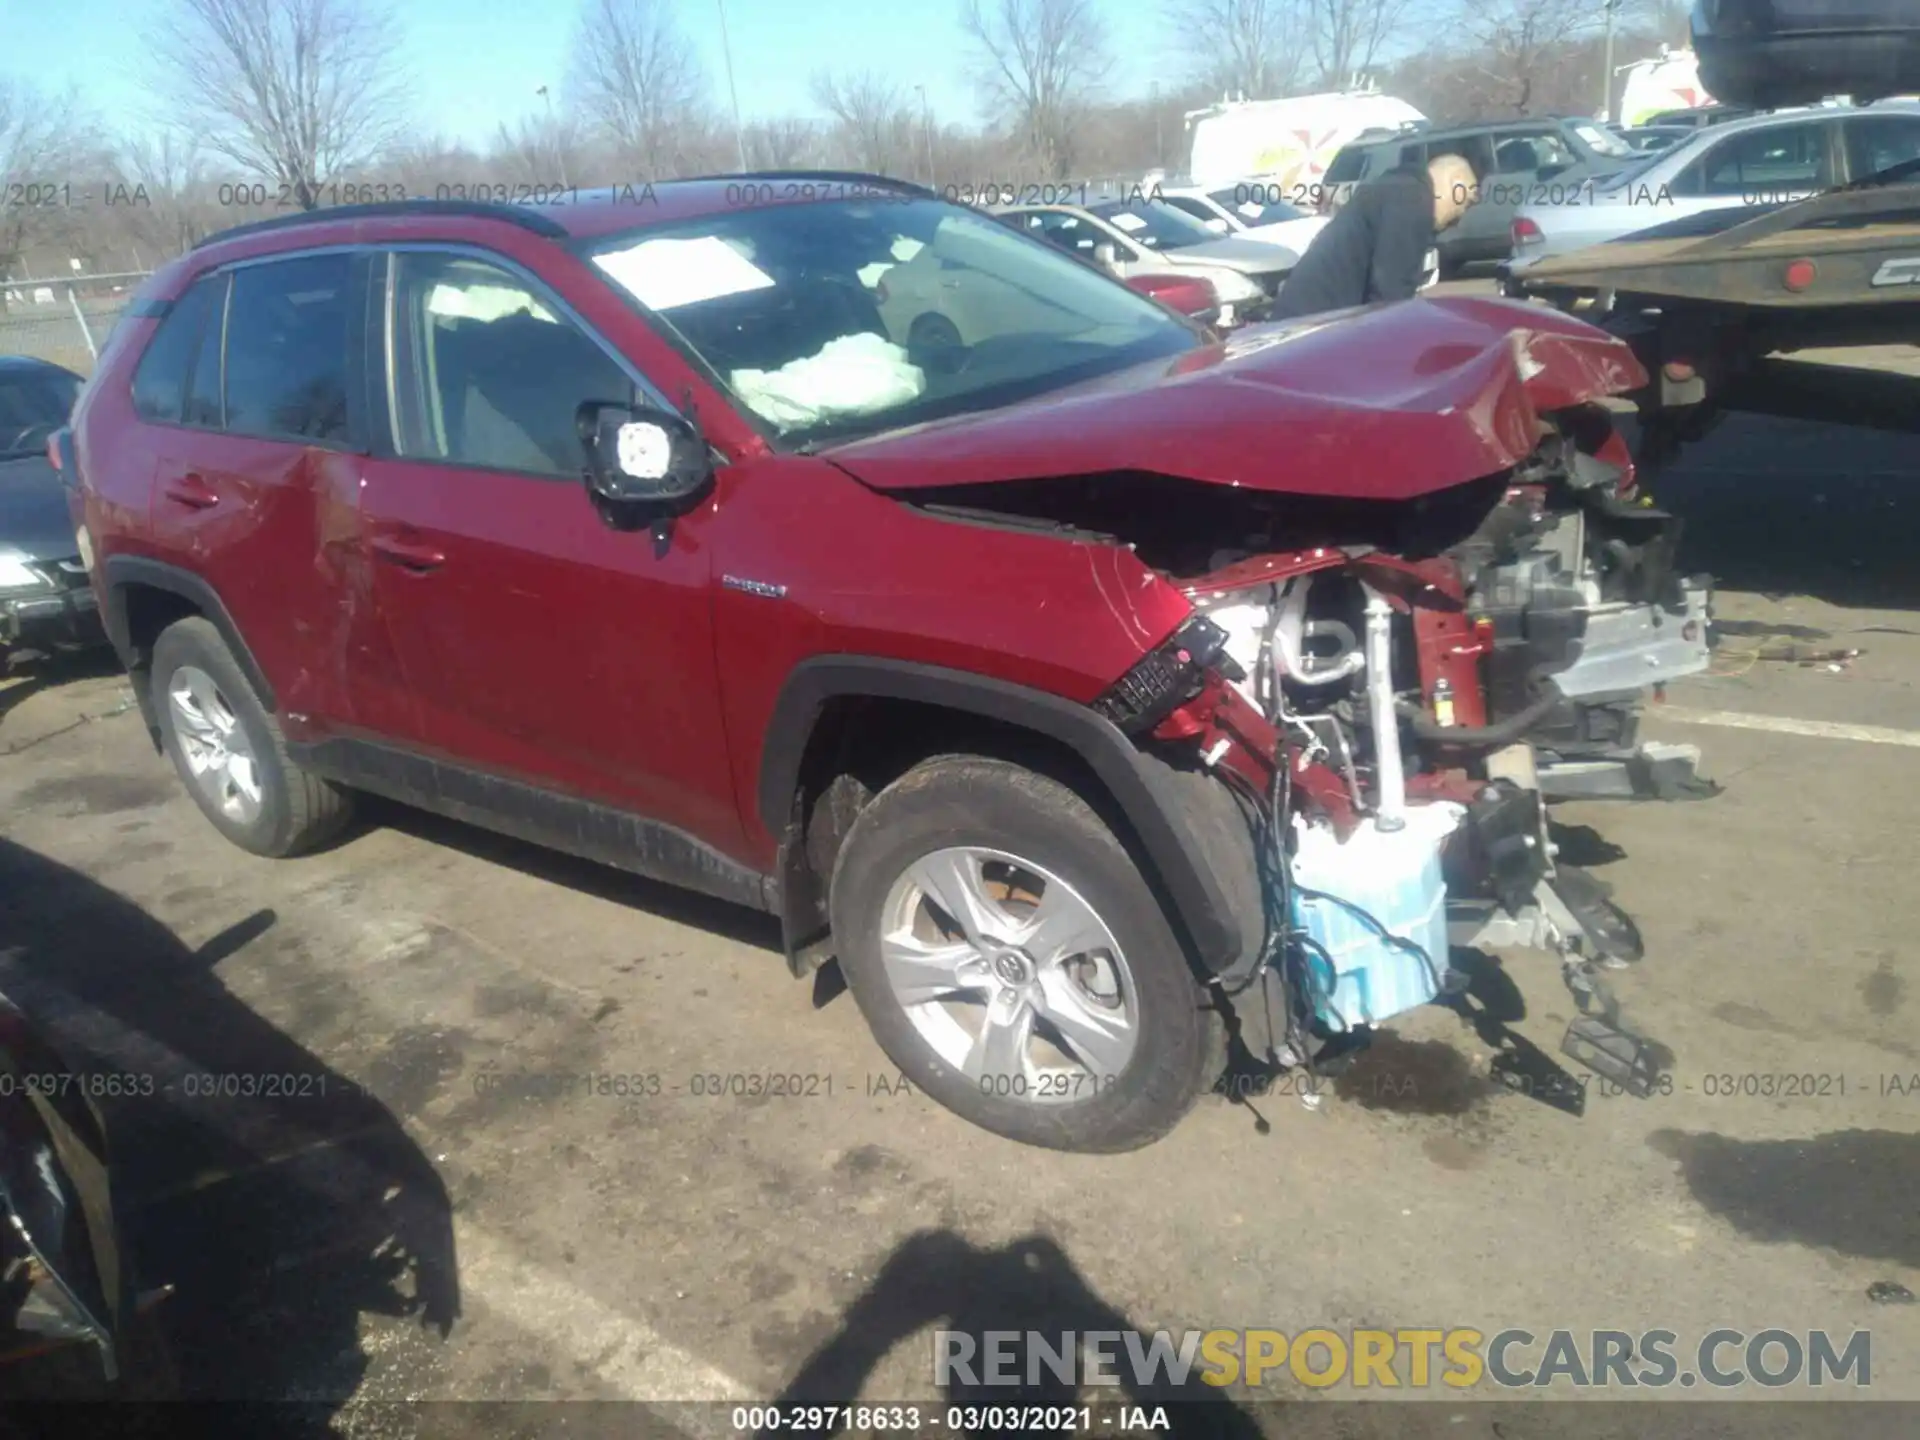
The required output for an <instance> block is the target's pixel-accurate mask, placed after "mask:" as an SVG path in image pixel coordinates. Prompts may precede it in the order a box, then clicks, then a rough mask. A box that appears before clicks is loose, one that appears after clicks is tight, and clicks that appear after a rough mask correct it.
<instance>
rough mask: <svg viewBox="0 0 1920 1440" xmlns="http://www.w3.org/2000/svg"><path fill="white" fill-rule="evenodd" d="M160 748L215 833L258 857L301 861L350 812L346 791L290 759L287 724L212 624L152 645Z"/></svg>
mask: <svg viewBox="0 0 1920 1440" xmlns="http://www.w3.org/2000/svg"><path fill="white" fill-rule="evenodd" d="M152 684H153V696H154V703H155V708H156V709H157V710H158V712H159V716H160V739H161V745H162V747H163V748H164V749H165V750H166V752H167V755H168V757H169V758H170V759H171V760H172V761H173V768H174V769H175V770H176V771H178V772H179V775H180V779H181V780H182V781H183V782H184V783H185V784H186V787H187V793H188V794H190V795H191V796H193V799H194V803H195V804H197V805H198V806H199V807H200V811H201V813H202V814H204V815H205V816H206V817H207V819H209V820H210V821H212V822H213V826H214V828H215V829H216V830H218V831H219V832H220V833H221V834H222V835H225V836H226V837H227V839H229V840H231V841H232V842H233V843H234V844H236V845H238V846H239V847H240V848H241V849H242V850H248V851H251V852H252V853H253V854H255V855H266V856H270V857H276V858H277V857H281V856H287V855H298V854H300V853H301V852H303V851H306V850H311V849H314V848H316V847H318V846H319V845H322V844H324V843H325V842H326V841H328V840H330V839H332V838H333V837H334V836H335V835H337V834H339V833H340V831H341V830H342V829H344V828H345V826H346V824H347V821H348V820H349V818H350V817H351V814H352V802H351V798H350V797H349V796H348V794H347V792H345V791H343V790H341V789H339V788H338V787H337V786H334V785H331V784H329V783H328V782H327V781H325V780H322V779H321V778H320V777H319V776H317V775H311V774H308V773H307V772H306V771H304V770H302V769H301V768H300V767H299V766H297V765H295V764H294V763H293V761H292V760H291V759H289V758H288V756H287V743H286V739H285V737H284V736H283V735H282V734H281V733H280V724H279V722H278V721H277V720H275V719H274V717H273V716H272V715H270V714H268V713H267V709H266V707H265V706H264V705H262V704H261V703H260V697H259V696H258V695H256V694H255V693H254V690H253V686H252V685H250V684H248V683H247V677H246V675H245V674H243V673H242V671H241V669H240V666H239V664H238V663H237V662H236V661H235V660H234V658H233V651H232V650H230V649H229V648H228V647H227V642H226V641H225V640H223V639H222V638H221V636H220V632H219V630H217V629H216V628H214V626H213V624H212V622H210V621H208V620H205V619H203V618H201V617H200V616H198V615H194V616H189V617H188V618H186V619H184V620H176V621H175V622H174V623H173V624H171V625H169V626H168V627H167V628H166V629H165V630H163V631H162V632H161V634H160V638H159V640H157V641H156V642H155V643H154V647H153V680H152Z"/></svg>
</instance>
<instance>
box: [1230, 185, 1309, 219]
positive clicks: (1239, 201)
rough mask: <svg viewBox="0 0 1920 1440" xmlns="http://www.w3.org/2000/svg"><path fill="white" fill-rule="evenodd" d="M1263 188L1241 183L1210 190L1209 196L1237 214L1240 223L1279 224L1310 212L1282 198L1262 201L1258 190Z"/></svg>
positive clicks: (1303, 216) (1303, 217) (1304, 216)
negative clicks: (1231, 186)
mask: <svg viewBox="0 0 1920 1440" xmlns="http://www.w3.org/2000/svg"><path fill="white" fill-rule="evenodd" d="M1263 188H1265V187H1262V186H1259V185H1241V186H1238V187H1237V188H1230V189H1226V190H1214V191H1210V192H1209V198H1210V199H1211V200H1212V201H1213V203H1214V204H1216V205H1218V206H1220V207H1221V208H1222V209H1223V210H1228V211H1231V212H1232V213H1233V214H1235V215H1237V216H1239V217H1240V223H1241V224H1242V225H1279V224H1281V223H1283V222H1285V221H1288V220H1305V219H1306V218H1307V217H1308V216H1309V215H1310V214H1311V213H1312V212H1311V211H1308V210H1302V209H1301V208H1300V207H1299V206H1298V205H1289V204H1288V203H1287V202H1286V201H1284V200H1269V201H1262V200H1261V199H1260V198H1259V192H1260V191H1261V190H1262V189H1263ZM1236 197H1237V198H1236Z"/></svg>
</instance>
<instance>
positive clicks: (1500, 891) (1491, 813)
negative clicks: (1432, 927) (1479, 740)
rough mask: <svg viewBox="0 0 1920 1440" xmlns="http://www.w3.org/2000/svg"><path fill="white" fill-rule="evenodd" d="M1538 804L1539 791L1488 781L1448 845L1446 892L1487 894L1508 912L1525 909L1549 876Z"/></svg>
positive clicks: (1469, 807) (1468, 808) (1468, 809)
mask: <svg viewBox="0 0 1920 1440" xmlns="http://www.w3.org/2000/svg"><path fill="white" fill-rule="evenodd" d="M1540 806H1541V802H1540V794H1539V792H1538V791H1535V790H1523V789H1521V788H1520V787H1519V786H1517V785H1506V784H1498V783H1496V784H1493V785H1489V786H1487V787H1486V789H1485V790H1483V791H1482V792H1481V796H1480V799H1478V800H1476V801H1475V802H1474V803H1473V804H1472V805H1470V806H1468V807H1467V813H1466V815H1465V817H1464V818H1463V819H1462V820H1461V822H1460V826H1459V828H1458V829H1457V830H1455V831H1454V834H1453V837H1452V838H1451V839H1450V840H1449V842H1448V844H1447V849H1446V854H1445V857H1444V858H1445V864H1446V880H1447V890H1448V892H1449V893H1450V894H1462V895H1471V894H1486V893H1491V894H1492V895H1493V897H1494V898H1495V899H1496V900H1498V901H1499V902H1500V903H1501V905H1503V906H1505V907H1506V909H1507V910H1509V911H1511V912H1514V913H1516V914H1517V913H1518V912H1519V911H1520V910H1522V909H1524V908H1525V907H1526V906H1527V905H1528V904H1529V903H1530V902H1531V901H1532V899H1533V892H1534V890H1535V889H1536V888H1537V887H1538V886H1539V884H1540V882H1541V881H1542V880H1544V879H1545V878H1546V875H1547V852H1546V845H1545V843H1544V842H1543V841H1542V839H1541V835H1542V833H1543V831H1544V827H1543V825H1542V817H1541V809H1540Z"/></svg>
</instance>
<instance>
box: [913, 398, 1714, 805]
mask: <svg viewBox="0 0 1920 1440" xmlns="http://www.w3.org/2000/svg"><path fill="white" fill-rule="evenodd" d="M1541 432H1542V433H1541V435H1540V438H1539V443H1538V445H1537V447H1536V448H1535V450H1534V451H1533V453H1532V454H1531V455H1529V456H1528V457H1527V458H1526V460H1525V461H1523V463H1521V464H1520V465H1518V466H1516V467H1514V468H1513V469H1512V470H1510V471H1507V472H1504V473H1501V474H1498V475H1493V476H1488V477H1485V478H1483V479H1479V480H1474V481H1470V482H1469V483H1467V484H1463V485H1457V486H1452V487H1449V488H1446V489H1443V490H1438V491H1435V492H1432V493H1430V494H1426V495H1422V496H1420V497H1418V498H1416V499H1414V500H1411V501H1393V502H1384V501H1377V500H1359V499H1347V498H1342V497H1328V496H1307V495H1298V494H1288V493H1277V492H1271V491H1254V490H1251V489H1224V488H1220V487H1216V486H1201V485H1194V484H1191V483H1188V482H1185V481H1181V480H1177V479H1172V478H1169V477H1165V476H1160V475H1153V474H1138V473H1133V474H1118V475H1115V474H1104V475H1094V476H1082V477H1062V478H1051V479H1046V480H1036V481H1031V482H1017V483H1006V482H1002V483H997V484H994V485H992V486H982V487H978V488H977V489H969V488H966V487H959V488H955V489H950V490H946V491H943V492H942V493H941V494H939V495H938V496H937V497H929V498H931V499H932V500H933V504H934V506H935V507H936V508H938V509H941V510H944V511H947V512H949V513H960V514H964V515H972V516H980V517H991V518H993V519H994V520H996V521H999V522H1002V523H1004V522H1006V521H1008V520H1024V521H1028V522H1032V523H1035V524H1038V525H1041V526H1045V527H1046V528H1049V529H1056V530H1060V531H1065V532H1068V533H1078V534H1083V535H1089V536H1098V537H1106V538H1111V539H1113V540H1115V541H1117V542H1119V543H1122V544H1125V545H1126V546H1127V547H1128V548H1129V549H1130V550H1132V551H1133V553H1134V554H1135V555H1136V556H1138V557H1139V559H1141V560H1142V561H1143V562H1144V563H1146V564H1147V565H1149V566H1151V567H1152V568H1154V569H1155V570H1158V571H1159V572H1161V573H1162V574H1163V575H1165V576H1166V577H1167V578H1168V579H1170V580H1172V581H1173V582H1174V583H1176V584H1178V585H1180V586H1181V587H1182V588H1183V589H1184V590H1185V591H1186V592H1187V593H1188V595H1189V597H1190V598H1192V599H1193V601H1194V603H1195V605H1196V606H1197V607H1198V608H1200V609H1201V610H1202V611H1203V612H1204V613H1207V614H1209V615H1211V616H1212V617H1213V618H1214V619H1216V620H1217V621H1219V622H1220V623H1221V624H1223V625H1225V626H1226V627H1227V628H1228V629H1229V630H1230V632H1231V633H1232V634H1233V635H1234V636H1235V648H1234V651H1233V654H1234V658H1235V659H1236V660H1237V661H1238V662H1239V663H1240V665H1241V666H1242V667H1243V668H1244V669H1246V670H1247V672H1248V674H1249V675H1250V676H1258V675H1260V674H1262V673H1263V672H1262V667H1261V665H1260V664H1259V663H1258V662H1259V659H1260V654H1261V652H1262V648H1263V647H1266V646H1271V645H1272V644H1275V643H1280V644H1284V645H1286V646H1288V647H1289V648H1288V649H1287V651H1286V653H1287V654H1288V655H1290V656H1292V657H1293V658H1294V659H1295V660H1297V661H1298V662H1299V664H1298V666H1297V667H1295V669H1294V671H1293V672H1292V673H1293V676H1294V683H1295V685H1296V686H1297V687H1299V688H1300V689H1301V690H1302V692H1303V693H1302V694H1301V695H1300V696H1298V697H1297V699H1298V702H1299V704H1300V705H1302V706H1304V707H1305V709H1304V711H1303V713H1305V714H1310V715H1320V714H1322V713H1325V714H1328V715H1331V716H1333V717H1336V718H1338V719H1339V720H1340V721H1342V722H1343V723H1358V724H1362V725H1364V717H1363V716H1359V715H1358V712H1357V711H1356V708H1355V704H1356V686H1357V683H1358V682H1357V680H1356V676H1357V675H1358V673H1359V660H1358V655H1359V647H1360V635H1361V629H1362V622H1361V612H1362V608H1363V604H1364V597H1363V595H1362V593H1361V589H1360V587H1359V585H1358V584H1357V583H1356V582H1355V581H1354V580H1353V579H1352V578H1351V576H1343V575H1342V574H1341V573H1339V572H1340V571H1341V569H1342V567H1343V566H1345V565H1346V563H1347V562H1348V561H1350V560H1352V559H1355V558H1358V557H1361V556H1365V555H1370V554H1371V555H1387V556H1395V557H1400V558H1402V559H1404V560H1406V561H1410V562H1417V563H1419V564H1420V565H1421V566H1422V567H1423V568H1422V571H1421V578H1422V580H1423V581H1424V582H1425V583H1426V584H1427V586H1428V589H1427V597H1426V603H1425V604H1423V605H1421V606H1419V607H1416V608H1415V610H1414V614H1413V624H1412V625H1411V626H1410V627H1409V626H1402V627H1400V628H1399V629H1398V630H1397V631H1396V638H1395V640H1394V644H1393V657H1394V658H1393V669H1394V677H1395V695H1396V704H1397V706H1398V707H1399V708H1400V709H1401V710H1402V712H1403V713H1404V714H1405V716H1406V718H1407V720H1408V722H1409V723H1410V724H1411V725H1412V726H1413V727H1414V729H1415V732H1416V735H1415V738H1416V740H1417V742H1418V745H1419V747H1420V749H1419V751H1418V752H1417V754H1416V759H1417V760H1418V762H1419V763H1422V764H1425V763H1429V762H1431V763H1442V762H1444V761H1446V760H1447V758H1448V756H1449V755H1450V754H1451V753H1452V752H1455V751H1458V750H1460V749H1462V748H1463V747H1479V748H1485V747H1486V746H1488V745H1491V744H1497V743H1508V742H1512V741H1517V740H1521V739H1525V740H1527V741H1529V742H1531V743H1533V744H1535V745H1537V746H1538V747H1539V748H1540V751H1541V754H1540V757H1539V766H1538V769H1539V777H1538V778H1539V783H1540V786H1541V788H1542V790H1543V792H1544V793H1545V794H1546V795H1547V796H1548V797H1550V798H1572V797H1588V798H1601V797H1613V798H1660V799H1680V798H1695V797H1697V796H1702V795H1709V794H1712V793H1714V787H1712V786H1711V785H1710V784H1708V783H1706V782H1703V781H1701V780H1700V779H1699V778H1698V776H1697V775H1696V773H1695V771H1696V768H1697V766H1698V763H1699V759H1700V756H1699V752H1698V750H1697V749H1696V748H1694V747H1691V746H1678V745H1640V744H1638V743H1637V742H1638V736H1637V729H1638V717H1639V710H1640V705H1641V702H1642V697H1643V695H1644V693H1645V691H1646V690H1647V688H1648V687H1655V686H1660V685H1664V684H1665V683H1667V682H1668V681H1671V680H1675V679H1679V678H1681V677H1683V676H1686V675H1693V674H1698V673H1700V672H1702V671H1704V670H1705V669H1706V668H1707V663H1708V643H1709V628H1708V626H1709V620H1710V614H1709V606H1710V601H1711V584H1710V582H1709V581H1708V580H1706V579H1705V578H1703V577H1697V578H1682V577H1681V576H1680V575H1679V574H1678V573H1677V572H1676V570H1675V568H1674V560H1675V552H1676V548H1677V545H1678V540H1679V532H1680V526H1679V522H1678V521H1677V520H1676V519H1675V518H1674V517H1673V516H1672V515H1670V514H1668V513H1666V512H1664V511H1661V510H1659V509H1657V508H1655V507H1653V506H1652V505H1650V504H1648V503H1646V502H1645V499H1644V497H1642V496H1639V495H1638V494H1637V493H1636V491H1635V488H1634V477H1633V469H1632V464H1631V462H1630V460H1629V459H1628V457H1627V453H1626V449H1625V447H1624V445H1622V444H1621V443H1620V441H1619V439H1618V437H1617V436H1616V435H1615V434H1614V432H1613V427H1612V422H1611V418H1610V417H1609V416H1608V415H1607V413H1606V412H1605V411H1604V410H1601V409H1599V408H1598V407H1593V406H1581V407H1576V408H1574V409H1572V410H1569V411H1564V412H1560V413H1558V414H1556V415H1555V416H1553V417H1552V418H1551V421H1550V422H1543V423H1542V425H1541ZM1292 577H1297V578H1292ZM1262 611H1265V612H1269V613H1267V614H1265V615H1263V614H1262V613H1259V612H1262ZM1283 617H1284V618H1283ZM1249 698H1250V699H1254V700H1255V703H1260V701H1259V699H1258V697H1256V696H1255V695H1253V694H1252V693H1249ZM1414 712H1424V714H1416V713H1414ZM1356 717H1358V718H1356Z"/></svg>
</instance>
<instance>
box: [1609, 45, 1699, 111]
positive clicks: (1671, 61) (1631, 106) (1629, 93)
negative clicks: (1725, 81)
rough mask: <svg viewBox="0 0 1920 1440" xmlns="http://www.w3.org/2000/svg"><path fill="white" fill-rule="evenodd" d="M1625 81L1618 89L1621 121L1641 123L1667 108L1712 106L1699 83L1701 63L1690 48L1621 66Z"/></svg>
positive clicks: (1664, 52)
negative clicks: (1619, 90)
mask: <svg viewBox="0 0 1920 1440" xmlns="http://www.w3.org/2000/svg"><path fill="white" fill-rule="evenodd" d="M1624 68H1625V70H1626V75H1627V83H1626V85H1625V87H1624V88H1622V90H1621V92H1620V123H1621V124H1622V125H1644V124H1646V122H1647V117H1648V116H1650V115H1658V114H1660V113H1661V112H1662V111H1666V110H1694V109H1698V108H1699V107H1700V106H1702V105H1711V104H1712V103H1713V97H1712V96H1711V95H1709V94H1707V87H1706V86H1704V85H1702V84H1701V83H1700V62H1699V61H1698V60H1696V59H1695V58H1694V54H1693V51H1691V50H1669V49H1668V48H1667V47H1666V46H1664V45H1662V46H1661V47H1660V53H1659V54H1658V55H1657V56H1655V57H1654V58H1653V59H1651V60H1636V61H1634V62H1633V64H1631V65H1628V66H1626V67H1624Z"/></svg>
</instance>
